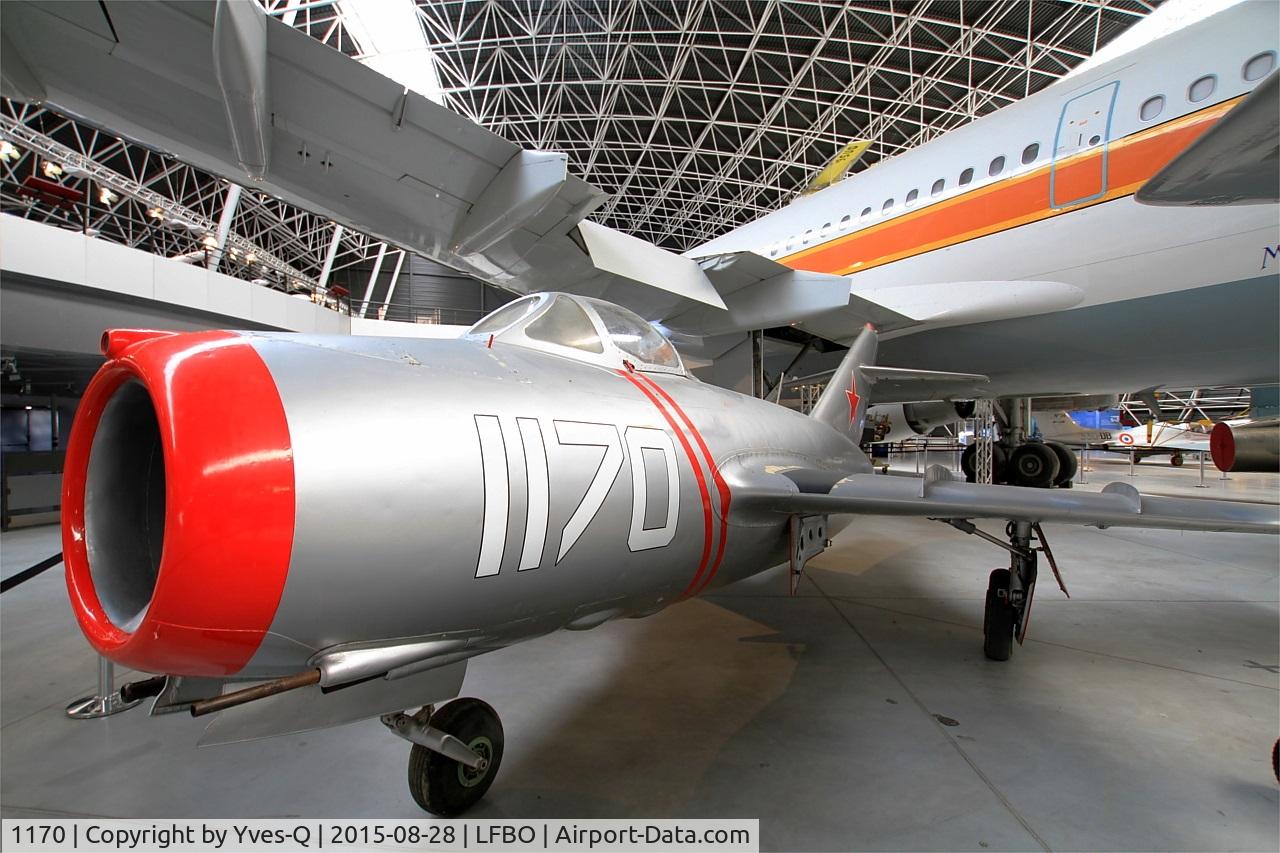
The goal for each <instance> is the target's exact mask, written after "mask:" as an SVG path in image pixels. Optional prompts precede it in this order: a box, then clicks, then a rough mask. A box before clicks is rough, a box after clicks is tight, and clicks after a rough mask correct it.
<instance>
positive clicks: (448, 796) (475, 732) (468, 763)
mask: <svg viewBox="0 0 1280 853" xmlns="http://www.w3.org/2000/svg"><path fill="white" fill-rule="evenodd" d="M382 723H383V725H385V726H386V727H387V728H389V729H391V731H393V732H394V733H396V734H397V735H399V736H400V737H402V738H404V739H405V740H407V741H409V742H411V743H412V744H413V749H411V750H410V751H409V793H410V794H411V795H412V796H413V799H414V802H416V803H417V804H418V805H419V806H421V807H422V808H423V809H425V810H427V811H429V812H431V813H432V814H437V815H440V816H442V817H452V816H454V815H460V814H462V813H463V812H465V811H466V810H467V809H469V808H471V807H472V806H474V805H475V804H476V803H477V802H479V801H480V798H481V797H483V796H484V795H485V792H486V791H488V790H489V786H490V785H492V784H493V780H494V777H496V776H497V775H498V767H499V765H501V764H502V744H503V738H502V722H501V720H499V719H498V714H497V712H495V711H494V710H493V708H492V707H490V706H489V704H488V703H486V702H482V701H480V700H479V699H455V700H453V701H452V702H449V703H448V704H446V705H444V706H442V707H440V708H439V709H435V708H434V707H433V706H431V705H427V706H426V707H424V708H422V709H421V710H420V711H418V713H416V714H413V715H412V716H410V715H409V714H385V715H383V717H382Z"/></svg>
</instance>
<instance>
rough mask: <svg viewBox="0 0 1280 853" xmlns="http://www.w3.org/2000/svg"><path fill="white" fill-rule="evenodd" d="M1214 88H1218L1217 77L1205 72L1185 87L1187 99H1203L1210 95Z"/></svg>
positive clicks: (1192, 100)
mask: <svg viewBox="0 0 1280 853" xmlns="http://www.w3.org/2000/svg"><path fill="white" fill-rule="evenodd" d="M1216 88H1218V78H1217V77H1216V76H1215V75H1213V74H1206V75H1204V76H1203V77H1201V78H1200V79H1199V80H1197V81H1195V82H1194V83H1192V84H1191V85H1190V86H1188V87H1187V100H1189V101H1191V102H1192V103H1196V102H1197V101H1203V100H1204V99H1205V98H1207V97H1209V96H1210V95H1212V94H1213V90H1214V89H1216Z"/></svg>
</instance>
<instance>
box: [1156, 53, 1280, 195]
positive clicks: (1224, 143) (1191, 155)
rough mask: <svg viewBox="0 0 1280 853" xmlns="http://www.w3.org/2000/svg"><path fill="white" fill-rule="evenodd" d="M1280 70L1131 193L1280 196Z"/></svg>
mask: <svg viewBox="0 0 1280 853" xmlns="http://www.w3.org/2000/svg"><path fill="white" fill-rule="evenodd" d="M1277 104H1280V71H1274V72H1272V74H1271V76H1270V77H1268V78H1267V79H1266V80H1264V81H1263V82H1261V83H1259V84H1258V87H1257V88H1256V89H1254V90H1253V91H1252V92H1250V93H1249V95H1248V96H1247V97H1246V98H1245V99H1244V100H1243V101H1241V102H1240V103H1238V104H1236V106H1235V107H1234V108H1233V109H1232V110H1231V112H1229V113H1227V114H1226V115H1225V116H1223V117H1222V120H1221V121H1219V122H1218V123H1217V124H1216V125H1214V126H1213V127H1212V128H1210V130H1209V131H1208V132H1207V133H1206V134H1205V135H1204V136H1202V137H1200V138H1199V139H1197V140H1196V141H1195V142H1194V143H1192V145H1191V146H1190V147H1189V148H1187V150H1186V151H1183V152H1182V153H1181V154H1179V155H1178V156H1177V157H1176V158H1174V160H1173V162H1171V163H1169V164H1168V165H1167V166H1165V167H1164V168H1163V169H1161V170H1160V171H1159V172H1157V173H1156V175H1155V177H1153V178H1152V179H1151V180H1149V181H1147V183H1146V184H1145V185H1144V186H1143V187H1142V188H1141V189H1139V190H1138V191H1137V192H1136V193H1134V198H1136V199H1137V200H1138V201H1140V202H1141V203H1143V204H1153V205H1170V206H1181V205H1227V204H1274V203H1275V202H1276V201H1280V107H1277Z"/></svg>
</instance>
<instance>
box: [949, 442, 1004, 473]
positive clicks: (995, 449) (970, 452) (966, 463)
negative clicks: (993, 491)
mask: <svg viewBox="0 0 1280 853" xmlns="http://www.w3.org/2000/svg"><path fill="white" fill-rule="evenodd" d="M977 456H978V445H976V444H971V445H969V446H968V447H966V448H965V449H964V452H962V453H961V454H960V470H961V471H963V472H964V478H965V480H967V481H968V482H970V483H976V482H977V481H978V471H977ZM1007 473H1008V460H1007V457H1006V456H1005V452H1004V448H1003V447H1001V446H1000V445H998V444H993V445H991V482H993V483H1004V482H1006V481H1007V476H1006V475H1007Z"/></svg>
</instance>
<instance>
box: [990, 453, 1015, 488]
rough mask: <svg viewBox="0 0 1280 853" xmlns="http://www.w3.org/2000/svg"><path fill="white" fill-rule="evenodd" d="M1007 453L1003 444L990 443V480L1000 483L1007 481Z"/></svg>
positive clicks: (1008, 473)
mask: <svg viewBox="0 0 1280 853" xmlns="http://www.w3.org/2000/svg"><path fill="white" fill-rule="evenodd" d="M1009 475H1010V470H1009V454H1008V453H1006V452H1005V449H1004V445H1001V444H993V445H991V482H993V483H995V484H996V485H1001V484H1004V483H1007V482H1009Z"/></svg>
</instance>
